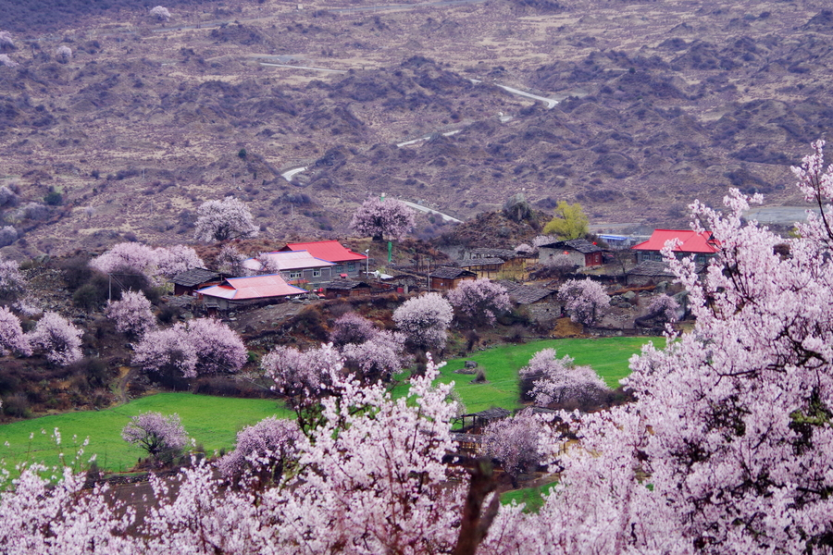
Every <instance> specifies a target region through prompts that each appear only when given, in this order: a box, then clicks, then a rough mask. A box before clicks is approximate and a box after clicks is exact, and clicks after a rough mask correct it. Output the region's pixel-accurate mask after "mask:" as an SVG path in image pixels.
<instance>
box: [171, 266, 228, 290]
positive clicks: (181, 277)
mask: <svg viewBox="0 0 833 555" xmlns="http://www.w3.org/2000/svg"><path fill="white" fill-rule="evenodd" d="M218 279H220V274H218V273H217V272H212V271H211V270H206V269H205V268H191V269H190V270H186V271H184V272H180V273H178V274H177V275H175V276H174V277H172V278H171V283H175V284H177V285H182V286H183V287H194V286H196V285H200V284H201V283H206V282H208V281H214V280H218Z"/></svg>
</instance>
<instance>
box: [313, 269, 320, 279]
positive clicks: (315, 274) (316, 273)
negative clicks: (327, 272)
mask: <svg viewBox="0 0 833 555" xmlns="http://www.w3.org/2000/svg"><path fill="white" fill-rule="evenodd" d="M312 277H314V278H316V277H321V269H320V268H318V269H315V270H313V271H312Z"/></svg>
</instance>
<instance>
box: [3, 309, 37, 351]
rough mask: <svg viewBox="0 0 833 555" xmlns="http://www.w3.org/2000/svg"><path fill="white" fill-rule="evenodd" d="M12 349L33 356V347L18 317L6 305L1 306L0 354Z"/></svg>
mask: <svg viewBox="0 0 833 555" xmlns="http://www.w3.org/2000/svg"><path fill="white" fill-rule="evenodd" d="M10 351H11V352H16V353H20V354H21V355H24V356H31V354H32V347H31V346H30V345H29V339H28V338H27V337H26V334H25V333H23V328H21V327H20V320H19V319H18V317H17V316H15V315H14V314H12V312H11V311H10V310H9V309H8V308H6V307H5V306H0V356H6V355H8V354H9V352H10Z"/></svg>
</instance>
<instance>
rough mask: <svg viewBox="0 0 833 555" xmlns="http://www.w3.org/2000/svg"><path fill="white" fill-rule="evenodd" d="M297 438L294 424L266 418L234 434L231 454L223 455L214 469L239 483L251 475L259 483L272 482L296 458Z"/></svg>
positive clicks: (297, 429)
mask: <svg viewBox="0 0 833 555" xmlns="http://www.w3.org/2000/svg"><path fill="white" fill-rule="evenodd" d="M300 438H301V430H300V429H299V428H298V424H297V423H296V422H293V421H291V420H278V419H277V418H275V417H274V416H270V417H269V418H266V419H264V420H261V421H260V422H258V423H257V424H255V425H254V426H246V427H245V428H243V429H242V430H241V431H239V432H237V445H236V446H235V448H234V451H232V452H231V453H228V454H227V455H225V456H223V457H222V458H221V459H220V461H219V462H218V464H217V466H218V468H219V469H220V472H222V473H223V475H224V476H226V477H228V478H233V479H236V480H239V479H240V477H241V476H243V475H244V474H245V473H247V472H251V473H252V474H254V475H256V476H257V477H258V478H260V481H261V483H267V482H275V481H277V480H278V479H279V478H280V477H281V475H282V474H283V471H284V468H285V467H286V466H287V465H288V464H291V462H292V461H293V460H294V459H296V458H297V457H298V454H299V453H298V449H297V446H296V443H297V442H298V441H299V440H300Z"/></svg>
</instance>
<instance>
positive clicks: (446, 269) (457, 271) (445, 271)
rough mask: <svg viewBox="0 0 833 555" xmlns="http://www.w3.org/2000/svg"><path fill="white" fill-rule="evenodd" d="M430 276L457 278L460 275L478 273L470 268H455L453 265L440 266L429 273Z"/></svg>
mask: <svg viewBox="0 0 833 555" xmlns="http://www.w3.org/2000/svg"><path fill="white" fill-rule="evenodd" d="M428 277H432V278H439V279H457V278H458V277H477V274H475V273H474V272H471V271H469V270H464V269H463V268H455V267H453V266H440V267H439V268H437V269H436V270H434V271H433V272H431V273H430V274H429V275H428Z"/></svg>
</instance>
